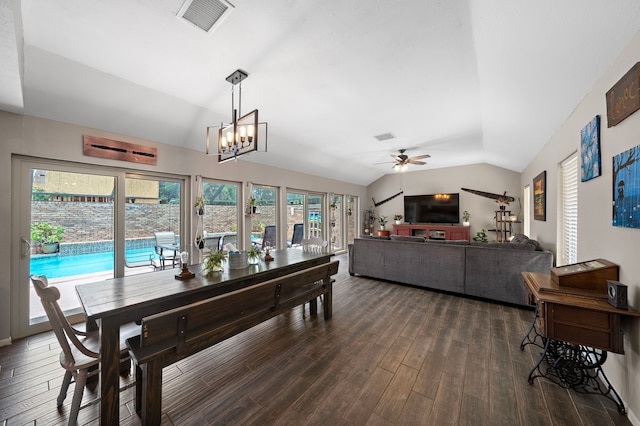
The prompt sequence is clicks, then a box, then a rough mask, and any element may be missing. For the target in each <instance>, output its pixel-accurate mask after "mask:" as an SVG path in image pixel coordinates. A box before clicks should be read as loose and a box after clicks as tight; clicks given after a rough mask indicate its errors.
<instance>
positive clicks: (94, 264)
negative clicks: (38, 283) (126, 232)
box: [31, 247, 157, 278]
mask: <svg viewBox="0 0 640 426" xmlns="http://www.w3.org/2000/svg"><path fill="white" fill-rule="evenodd" d="M151 254H153V255H154V256H155V257H156V258H157V255H155V251H154V249H153V247H151V248H141V249H131V250H127V251H126V257H127V259H135V260H140V259H148V258H149V257H148V256H149V255H151ZM112 270H113V252H112V251H107V252H102V253H92V254H77V255H72V256H34V257H32V258H31V273H32V274H36V275H46V277H47V278H62V277H69V276H73V275H83V274H92V273H96V272H104V271H112Z"/></svg>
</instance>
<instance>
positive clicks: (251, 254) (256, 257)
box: [247, 246, 262, 264]
mask: <svg viewBox="0 0 640 426" xmlns="http://www.w3.org/2000/svg"><path fill="white" fill-rule="evenodd" d="M261 257H262V250H261V249H260V248H259V247H256V246H251V247H249V248H248V249H247V258H248V259H249V263H251V264H256V263H258V262H259V261H260V258H261Z"/></svg>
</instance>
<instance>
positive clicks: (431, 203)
mask: <svg viewBox="0 0 640 426" xmlns="http://www.w3.org/2000/svg"><path fill="white" fill-rule="evenodd" d="M459 195H460V194H457V193H456V194H431V195H405V197H404V220H405V221H406V222H408V223H451V224H454V223H459V222H460V197H459Z"/></svg>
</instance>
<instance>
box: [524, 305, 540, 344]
mask: <svg viewBox="0 0 640 426" xmlns="http://www.w3.org/2000/svg"><path fill="white" fill-rule="evenodd" d="M538 315H540V307H539V304H536V308H535V311H534V314H533V321H531V326H530V327H529V331H527V333H526V334H525V335H524V337H523V338H522V341H521V342H520V350H521V351H523V350H524V347H525V346H527V345H535V346H537V347H539V348H541V349H544V346H545V341H544V336H543V335H541V334H540V333H539V332H538V329H537V328H536V322H537V321H538ZM532 334H533V338H531V335H532ZM539 340H541V343H538V341H539Z"/></svg>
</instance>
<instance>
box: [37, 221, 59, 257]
mask: <svg viewBox="0 0 640 426" xmlns="http://www.w3.org/2000/svg"><path fill="white" fill-rule="evenodd" d="M62 234H64V228H63V227H62V226H60V225H53V224H51V223H49V222H36V223H32V224H31V240H32V241H34V242H35V243H37V244H38V245H40V250H42V253H47V254H49V253H55V252H57V251H58V250H60V241H62V240H63V238H64V237H63V236H62Z"/></svg>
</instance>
